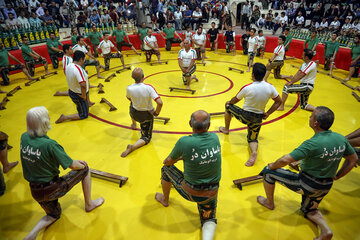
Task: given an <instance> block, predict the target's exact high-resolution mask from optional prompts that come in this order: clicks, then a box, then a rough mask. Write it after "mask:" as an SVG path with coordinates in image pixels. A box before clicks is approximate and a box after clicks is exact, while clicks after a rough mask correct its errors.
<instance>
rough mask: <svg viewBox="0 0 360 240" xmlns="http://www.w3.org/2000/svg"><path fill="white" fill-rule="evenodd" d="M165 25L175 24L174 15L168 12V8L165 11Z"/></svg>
mask: <svg viewBox="0 0 360 240" xmlns="http://www.w3.org/2000/svg"><path fill="white" fill-rule="evenodd" d="M166 23H171V24H173V23H175V16H174V13H173V12H172V11H171V10H170V8H168V9H167V10H166Z"/></svg>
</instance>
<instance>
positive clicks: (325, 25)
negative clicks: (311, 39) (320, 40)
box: [319, 17, 329, 32]
mask: <svg viewBox="0 0 360 240" xmlns="http://www.w3.org/2000/svg"><path fill="white" fill-rule="evenodd" d="M328 28H329V24H328V22H327V21H326V17H323V19H322V21H321V23H320V25H319V31H321V32H323V31H326V30H327V29H328Z"/></svg>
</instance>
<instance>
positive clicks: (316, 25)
mask: <svg viewBox="0 0 360 240" xmlns="http://www.w3.org/2000/svg"><path fill="white" fill-rule="evenodd" d="M319 27H320V24H319V23H318V22H316V21H315V20H311V23H310V25H309V26H307V28H308V29H309V30H310V31H312V30H318V29H319Z"/></svg>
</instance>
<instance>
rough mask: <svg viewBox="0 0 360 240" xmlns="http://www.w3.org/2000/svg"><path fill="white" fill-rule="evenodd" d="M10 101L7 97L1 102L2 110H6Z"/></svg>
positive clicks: (0, 107) (0, 108)
mask: <svg viewBox="0 0 360 240" xmlns="http://www.w3.org/2000/svg"><path fill="white" fill-rule="evenodd" d="M8 101H10V100H9V99H8V98H7V97H4V98H3V100H2V101H1V102H0V110H4V109H6V107H5V105H6V104H7V102H8Z"/></svg>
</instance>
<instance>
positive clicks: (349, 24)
mask: <svg viewBox="0 0 360 240" xmlns="http://www.w3.org/2000/svg"><path fill="white" fill-rule="evenodd" d="M341 29H342V30H344V31H349V30H350V29H351V23H348V24H344V25H343V26H342V28H341Z"/></svg>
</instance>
